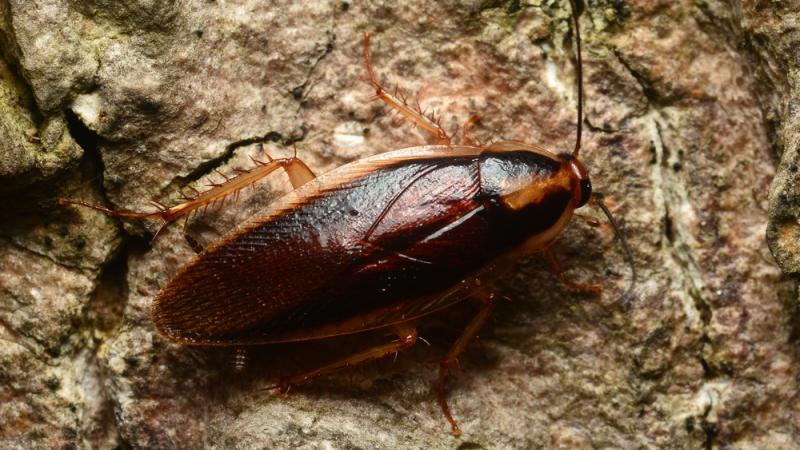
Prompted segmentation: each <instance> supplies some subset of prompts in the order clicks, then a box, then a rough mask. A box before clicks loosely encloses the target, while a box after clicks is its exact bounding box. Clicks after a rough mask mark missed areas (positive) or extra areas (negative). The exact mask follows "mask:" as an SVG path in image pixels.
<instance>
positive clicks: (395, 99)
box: [364, 33, 450, 145]
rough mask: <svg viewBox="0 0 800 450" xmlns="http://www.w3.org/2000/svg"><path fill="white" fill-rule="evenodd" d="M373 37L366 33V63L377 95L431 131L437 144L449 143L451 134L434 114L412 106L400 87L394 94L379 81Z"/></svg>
mask: <svg viewBox="0 0 800 450" xmlns="http://www.w3.org/2000/svg"><path fill="white" fill-rule="evenodd" d="M371 38H372V34H370V33H364V64H365V65H366V68H367V77H368V80H369V84H371V85H372V87H373V88H374V89H375V96H376V97H377V98H379V99H381V100H382V101H383V102H384V103H386V104H387V105H389V106H390V107H392V108H394V109H395V110H397V111H398V112H400V114H402V115H403V116H405V117H406V118H408V119H409V120H410V121H411V122H412V123H413V124H414V125H417V126H418V127H420V128H422V129H423V130H425V131H427V132H428V133H430V134H431V136H433V138H434V139H435V140H436V143H437V144H442V145H449V144H450V136H448V135H447V132H446V131H444V128H442V126H441V124H440V123H439V121H438V120H437V119H436V118H435V117H434V116H433V115H429V114H425V113H424V112H423V111H422V109H421V108H420V107H417V108H414V107H412V106H410V105H409V104H408V100H407V98H406V97H405V96H404V95H403V94H402V93H400V92H399V90H398V89H395V91H394V92H395V93H394V94H392V93H390V92H389V91H387V90H386V89H384V88H383V86H381V84H380V83H378V79H377V77H376V76H375V69H374V67H373V65H372V54H371V53H370V50H369V42H370V39H371Z"/></svg>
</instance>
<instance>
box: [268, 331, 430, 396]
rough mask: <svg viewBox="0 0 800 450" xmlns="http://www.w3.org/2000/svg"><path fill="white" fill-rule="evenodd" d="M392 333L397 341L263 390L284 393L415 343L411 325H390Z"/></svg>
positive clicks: (286, 379) (415, 332)
mask: <svg viewBox="0 0 800 450" xmlns="http://www.w3.org/2000/svg"><path fill="white" fill-rule="evenodd" d="M392 331H393V332H394V333H395V334H396V335H397V338H398V339H396V340H394V341H392V342H389V343H388V344H383V345H378V346H376V347H372V348H370V349H367V350H364V351H363V352H359V353H356V354H354V355H350V356H348V357H346V358H342V359H340V360H338V361H334V362H332V363H330V364H328V365H325V366H322V367H319V368H317V369H313V370H309V371H307V372H303V373H299V374H297V375H293V376H290V377H288V378H285V379H283V380H281V381H280V382H279V383H278V384H277V385H273V386H269V387H267V388H265V389H266V390H270V389H275V388H279V389H281V390H282V391H284V392H285V391H286V390H287V389H288V388H290V387H291V386H295V385H298V384H301V383H305V382H307V381H310V380H312V379H314V378H317V377H319V376H322V375H328V374H331V373H335V372H338V371H340V370H343V369H347V368H349V367H352V366H355V365H358V364H363V363H365V362H368V361H372V360H375V359H379V358H382V357H384V356H387V355H391V354H394V353H397V352H400V351H401V350H405V349H407V348H409V347H411V346H412V345H414V343H415V342H417V336H418V334H417V328H416V327H415V326H414V325H413V324H411V323H399V324H395V325H392Z"/></svg>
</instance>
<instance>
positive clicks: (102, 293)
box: [0, 0, 800, 449]
mask: <svg viewBox="0 0 800 450" xmlns="http://www.w3.org/2000/svg"><path fill="white" fill-rule="evenodd" d="M295 3H300V2H291V1H275V2H263V1H259V0H217V1H213V0H185V1H179V2H159V1H155V0H125V1H111V0H78V1H67V0H37V1H35V2H34V1H30V0H5V1H3V2H0V13H1V14H2V15H1V16H0V17H2V20H1V21H0V47H2V61H0V133H2V139H0V145H2V149H1V150H0V342H2V344H0V447H1V448H113V447H123V448H125V447H133V448H199V447H210V448H381V447H383V448H462V449H473V448H621V447H625V448H743V449H746V448H754V449H755V448H773V449H778V448H787V449H788V448H797V447H798V446H800V430H798V427H800V419H799V418H800V402H799V401H798V391H799V387H798V382H797V379H798V376H800V355H799V354H798V351H797V344H798V343H797V335H798V333H797V323H798V322H797V307H796V301H797V299H796V293H795V291H794V289H793V284H792V282H791V281H790V278H789V277H787V276H784V275H782V273H781V271H780V270H779V268H778V266H776V264H775V263H774V262H773V257H772V256H771V255H770V252H769V250H768V248H767V241H766V240H765V232H766V231H767V229H768V227H767V224H768V218H769V229H768V230H769V233H768V235H769V243H770V245H771V248H772V251H773V253H774V255H775V259H776V260H777V261H778V262H779V264H780V266H781V267H782V268H783V269H784V271H786V272H787V273H789V274H790V275H796V274H798V273H800V262H799V261H800V249H798V244H797V243H798V242H800V228H798V223H800V220H798V218H800V180H798V177H800V174H798V170H797V167H798V161H797V160H798V158H800V156H798V147H800V138H798V136H800V132H798V130H800V120H798V116H797V107H796V101H795V100H793V99H796V98H798V97H800V95H799V94H798V93H797V89H798V59H797V55H798V54H800V53H798V49H799V46H798V43H800V32H799V31H798V25H799V23H798V22H799V21H800V14H799V13H798V11H800V5H798V4H797V2H794V1H784V2H766V1H755V0H730V1H727V2H725V1H716V0H708V1H705V0H697V1H677V2H676V1H674V0H660V1H652V0H638V1H628V0H608V1H594V0H592V1H590V2H588V3H589V8H588V10H587V13H586V14H584V16H583V17H582V25H583V28H584V44H585V71H586V89H587V94H588V95H587V97H588V98H587V102H586V106H587V107H586V110H587V125H588V129H587V130H586V132H585V134H584V138H585V147H584V153H583V157H584V160H585V162H586V165H587V167H588V168H589V170H590V172H591V174H592V176H593V181H594V185H595V187H596V189H597V190H600V191H603V192H605V193H606V194H607V195H608V196H609V199H610V200H609V202H610V205H611V207H612V209H613V211H614V213H615V214H616V216H617V217H618V219H619V221H620V222H621V223H622V224H623V227H624V229H625V234H626V235H627V236H628V237H629V239H630V243H631V245H632V247H633V248H634V251H635V256H636V260H637V262H638V267H639V271H640V276H641V283H640V284H639V286H638V288H637V296H636V298H635V299H634V300H633V301H632V302H630V303H629V304H627V305H625V304H621V302H619V301H618V300H619V296H620V293H621V292H622V291H623V290H624V288H625V286H626V283H627V279H628V276H629V275H628V269H627V267H626V265H625V264H624V260H623V258H622V256H621V254H620V252H619V246H618V245H617V244H616V243H615V242H614V239H613V234H612V233H611V231H610V230H609V229H608V227H607V226H605V225H604V226H602V227H600V228H597V229H595V228H590V227H588V226H586V225H584V224H583V223H582V222H580V221H576V222H575V223H573V224H572V225H571V226H570V228H569V229H568V230H567V232H566V234H565V237H564V239H563V242H562V244H561V245H560V252H561V254H562V255H563V258H565V259H566V261H567V264H568V265H569V267H570V272H569V273H570V275H571V276H572V277H574V278H576V279H580V280H591V281H602V282H603V283H604V285H605V288H606V289H605V292H604V293H603V295H602V296H600V297H593V296H587V295H580V294H576V293H572V292H569V291H568V290H566V289H565V288H564V287H563V286H562V285H560V284H559V283H558V282H557V281H556V280H555V279H554V277H553V275H552V274H549V273H547V270H546V267H547V266H546V264H544V262H543V261H542V260H541V258H540V257H536V256H534V257H531V258H530V259H529V260H527V261H524V262H523V263H522V264H521V265H520V267H519V268H518V269H517V270H515V271H514V272H513V273H511V274H509V276H508V277H507V278H506V279H505V280H504V281H503V282H502V283H501V285H500V286H499V287H498V291H499V292H500V293H501V294H502V295H504V296H506V297H508V298H509V299H510V301H508V302H502V303H501V304H500V306H499V307H498V308H497V311H496V314H495V320H494V321H492V322H491V323H489V324H488V326H487V327H486V329H485V330H484V332H483V333H482V334H481V339H480V340H479V341H478V342H475V343H474V344H473V345H472V346H471V347H470V349H469V351H468V352H467V353H466V355H465V356H464V357H463V358H462V365H463V369H464V370H462V371H456V372H454V374H453V376H452V377H451V378H450V382H449V398H450V402H451V406H452V408H453V409H454V412H455V415H456V417H457V418H458V419H459V420H460V423H461V426H462V428H463V429H464V434H463V436H461V437H460V438H456V437H453V436H452V435H450V434H449V432H448V431H449V430H448V427H447V424H446V422H445V420H444V418H443V416H442V414H441V412H440V410H439V407H438V405H437V404H436V401H435V396H434V394H433V391H432V387H433V383H434V379H435V369H436V361H437V358H439V357H440V356H441V355H442V354H443V353H444V352H445V351H446V349H447V347H448V345H449V343H450V342H452V340H453V339H454V338H455V336H456V335H457V334H458V332H459V331H460V327H461V326H462V325H461V324H462V323H466V321H467V320H468V318H469V314H470V313H471V311H472V310H473V309H474V308H473V307H472V305H469V304H465V305H464V306H463V308H455V309H454V310H453V311H447V312H444V313H443V314H441V315H440V316H438V317H435V318H431V319H430V320H426V321H425V323H423V324H421V325H422V331H421V333H422V336H423V337H425V338H426V339H427V340H428V341H430V343H431V345H430V346H426V345H424V344H423V345H418V346H417V347H415V348H413V349H411V350H409V351H407V352H404V353H402V354H400V355H399V357H398V358H397V360H396V361H394V362H393V361H391V360H388V361H383V362H380V363H375V364H371V365H369V366H365V367H363V368H360V369H357V370H354V371H351V372H347V373H343V374H341V375H337V376H333V377H329V378H326V379H322V380H319V381H318V382H316V383H313V384H312V385H310V386H307V387H302V388H298V389H295V390H293V391H292V392H291V394H290V395H289V396H288V397H283V396H281V395H276V394H271V393H265V392H260V391H258V388H259V387H262V386H264V384H265V383H266V380H268V379H269V377H270V376H274V374H275V373H276V372H280V371H287V370H291V368H293V367H295V366H302V365H304V364H305V365H307V364H309V363H311V364H313V363H314V362H315V361H319V360H320V359H319V354H320V353H327V352H328V351H329V350H330V348H329V347H336V348H335V349H334V350H335V351H343V350H346V349H352V348H356V347H358V345H359V344H360V345H364V344H365V343H366V342H369V341H371V340H376V339H380V338H381V336H376V337H368V338H365V339H364V341H363V342H362V341H361V339H358V340H355V341H356V342H353V340H343V342H336V343H326V344H324V345H322V346H295V347H297V348H295V347H292V348H266V349H258V350H255V351H254V352H253V355H252V356H253V361H254V363H253V364H252V366H251V367H250V369H249V370H248V371H247V372H246V373H245V374H244V375H236V374H232V373H231V371H230V369H229V368H228V366H229V364H228V361H229V359H230V356H231V355H230V352H228V351H227V350H224V349H223V350H219V349H203V348H185V347H181V346H177V345H173V344H171V343H169V342H167V341H165V340H164V339H163V338H161V337H160V336H159V335H158V334H157V333H156V332H155V330H154V328H153V325H152V323H151V322H150V320H149V318H148V314H147V306H148V302H149V301H150V299H151V298H152V297H153V295H155V293H156V292H157V291H158V289H159V288H160V287H161V286H163V285H164V284H165V283H166V282H167V280H168V279H169V277H170V275H171V274H172V273H174V272H175V271H176V270H177V269H178V268H179V267H180V266H181V265H182V264H184V263H185V262H186V261H187V260H188V259H189V258H191V257H192V255H193V252H192V250H191V249H190V247H189V245H188V244H187V242H186V240H185V239H184V238H183V237H182V229H181V227H180V226H179V225H176V226H172V227H169V228H168V229H167V230H166V231H165V233H164V234H163V235H161V236H159V238H158V239H156V240H155V241H154V242H152V243H151V242H150V237H151V236H152V233H153V232H154V231H155V230H156V229H157V227H158V224H157V223H137V222H131V223H126V224H122V225H121V224H120V223H118V222H117V221H114V220H109V219H107V218H105V217H104V216H102V215H100V214H96V213H94V212H91V211H87V210H81V209H64V208H59V207H57V206H56V205H55V199H56V198H57V197H58V196H67V197H73V198H82V199H86V200H89V201H93V202H100V203H106V204H109V205H113V206H115V207H127V208H133V209H142V208H147V207H148V201H149V200H153V199H155V200H159V201H162V202H164V203H172V202H175V201H176V200H177V199H178V197H179V189H180V188H181V187H183V186H187V185H188V186H200V185H203V184H204V183H207V182H209V180H219V176H218V175H215V174H214V173H213V172H214V170H215V169H218V170H220V171H221V172H223V173H232V172H233V170H234V169H235V168H247V167H249V166H250V164H249V162H248V157H249V156H251V155H255V153H256V146H255V145H254V144H255V143H257V142H262V143H264V144H265V146H266V148H267V149H268V150H269V151H270V152H271V153H273V155H275V156H278V155H285V154H288V152H290V151H291V147H290V146H289V144H291V143H295V144H296V145H297V147H298V150H299V155H300V156H301V157H302V158H304V159H305V160H306V161H307V162H308V163H309V165H310V166H311V167H312V168H313V169H314V170H315V171H317V172H318V173H323V172H326V171H328V170H331V169H333V168H335V167H337V166H339V165H341V164H344V163H346V162H348V161H352V160H354V159H357V158H359V157H362V156H365V155H371V154H375V153H379V152H383V151H387V150H391V149H396V148H400V147H406V146H412V145H417V144H421V143H423V142H424V140H425V136H424V135H422V134H420V133H419V132H418V131H416V130H413V129H410V128H409V127H408V124H401V125H399V126H398V125H397V124H396V123H394V122H395V121H394V119H393V118H392V115H391V114H390V113H389V111H387V109H386V108H384V107H382V106H381V105H380V104H379V103H377V102H372V101H369V99H370V95H371V92H370V89H369V88H368V86H367V85H366V83H365V82H364V78H363V75H364V74H363V65H362V61H361V54H360V44H361V36H362V33H363V32H364V31H367V30H371V31H374V32H375V39H374V53H375V61H376V64H377V66H378V71H379V73H380V74H381V76H382V78H383V79H385V80H386V81H387V82H389V83H390V84H391V83H394V82H397V83H399V84H400V85H401V86H402V87H403V88H404V89H405V90H406V91H407V92H409V93H410V94H411V95H412V97H418V98H419V99H420V101H421V102H422V103H423V104H424V105H425V106H427V107H429V108H435V109H437V110H439V112H440V113H441V115H442V117H443V123H444V124H445V126H446V127H447V129H448V130H450V131H456V130H457V127H458V125H459V124H460V123H461V122H462V121H463V120H465V119H466V118H467V117H469V115H470V114H472V113H475V112H480V113H482V114H483V117H484V120H483V121H482V122H481V123H480V124H478V125H477V127H476V130H475V134H476V135H477V136H478V137H479V138H480V139H482V140H484V141H491V140H497V139H501V138H503V139H519V140H525V141H528V142H533V143H537V144H540V145H542V146H545V147H549V148H552V149H555V150H559V151H560V150H565V149H569V148H571V145H572V142H573V134H574V127H575V123H574V122H575V95H574V86H575V79H574V67H573V65H572V63H571V59H570V58H571V50H570V48H571V47H570V43H571V40H570V39H571V34H570V31H569V21H568V20H569V8H568V4H567V3H566V2H564V1H544V0H541V1H537V0H528V1H524V0H523V1H520V0H510V1H509V0H506V1H492V0H464V1H460V2H459V1H443V2H430V1H417V0H412V1H404V2H389V1H385V2H384V1H375V2H369V6H367V5H365V4H363V3H362V2H349V3H347V2H341V1H330V2H327V1H318V2H310V3H309V4H308V5H303V6H297V5H295ZM793 106H794V107H793ZM776 174H777V177H776ZM773 177H775V182H774V184H773V185H772V188H771V189H770V183H771V182H772V180H773ZM286 189H287V184H286V182H285V181H284V179H283V177H281V176H276V177H273V178H272V179H270V180H268V181H266V182H263V183H261V184H259V185H258V186H257V188H256V189H254V190H252V191H248V192H247V193H246V194H245V195H243V198H242V199H241V200H240V201H239V202H238V203H236V204H235V205H231V206H227V207H226V208H225V209H224V210H223V211H221V212H219V213H209V214H208V215H206V216H204V217H202V218H200V219H198V220H196V221H195V222H193V223H192V224H191V225H190V227H189V229H188V230H189V233H190V234H191V235H192V236H193V237H194V238H195V239H197V240H198V241H200V242H203V243H205V242H209V241H210V240H213V239H214V238H215V237H216V236H218V235H219V234H220V233H222V232H224V231H225V230H226V229H228V228H230V227H232V226H233V225H234V224H235V223H237V222H238V221H240V220H242V219H244V218H245V217H248V216H250V215H251V214H254V213H255V212H257V211H258V209H259V208H261V207H263V206H264V205H266V204H267V203H268V202H269V201H270V200H271V199H274V198H275V197H276V196H278V195H280V193H281V192H284V191H285V190H286ZM586 214H590V215H596V212H595V211H590V212H586ZM264 270H269V268H268V267H265V268H264ZM325 346H328V348H326V347H325Z"/></svg>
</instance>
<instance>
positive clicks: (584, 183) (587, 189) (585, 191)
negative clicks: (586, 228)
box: [578, 178, 592, 207]
mask: <svg viewBox="0 0 800 450" xmlns="http://www.w3.org/2000/svg"><path fill="white" fill-rule="evenodd" d="M591 196H592V182H591V181H589V179H588V178H584V179H583V180H581V201H580V202H578V207H581V206H583V205H585V204H586V202H588V201H589V197H591Z"/></svg>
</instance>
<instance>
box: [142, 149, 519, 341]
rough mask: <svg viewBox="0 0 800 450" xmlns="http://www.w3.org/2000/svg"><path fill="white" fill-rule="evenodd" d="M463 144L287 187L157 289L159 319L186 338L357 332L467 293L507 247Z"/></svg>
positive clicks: (177, 335)
mask: <svg viewBox="0 0 800 450" xmlns="http://www.w3.org/2000/svg"><path fill="white" fill-rule="evenodd" d="M462 152H463V153H465V154H464V155H458V154H457V152H454V153H455V156H453V155H454V153H449V154H448V153H444V152H441V151H438V150H437V151H434V152H430V151H428V152H421V151H420V150H411V151H406V152H405V153H403V152H402V151H401V152H393V155H392V154H390V155H387V156H382V157H380V158H373V159H371V160H366V161H362V162H358V163H354V164H352V165H349V166H345V167H344V168H340V169H337V170H336V171H334V172H331V173H329V174H326V175H325V176H323V177H320V178H319V179H318V180H316V181H315V182H312V183H309V184H308V185H306V186H304V187H303V188H301V189H299V190H297V191H295V192H294V193H292V194H290V195H288V196H286V197H285V198H284V199H282V200H279V201H278V202H277V203H276V204H275V205H273V206H272V207H271V209H270V211H268V212H267V213H266V214H265V215H263V216H262V217H260V218H258V219H256V220H254V221H251V222H250V223H248V224H247V225H245V226H243V227H242V228H241V229H239V230H237V231H236V232H234V233H232V234H231V235H229V236H227V237H225V238H224V239H223V240H221V241H220V242H219V243H218V244H215V245H214V246H212V247H210V248H209V249H207V250H206V252H204V253H203V254H201V255H199V256H198V257H197V258H196V259H195V260H194V261H192V262H191V263H190V264H189V265H187V266H186V267H185V268H184V269H183V270H182V271H181V272H180V273H179V274H178V275H176V276H175V277H174V278H173V279H172V280H171V281H170V282H169V283H168V285H167V286H166V287H165V288H164V289H163V290H162V292H160V293H159V295H158V296H157V297H156V299H155V300H154V303H153V307H152V314H153V317H154V320H155V322H156V325H157V326H158V327H159V329H160V330H161V331H162V332H163V333H164V334H165V335H167V336H169V337H170V338H172V339H174V340H176V341H180V342H184V343H195V344H202V345H228V344H254V343H265V342H275V341H285V340H298V339H311V338H318V337H323V335H333V334H347V333H353V332H358V331H361V330H365V329H370V328H376V327H380V326H386V325H389V324H391V323H393V322H396V321H398V320H402V319H403V318H404V317H407V318H409V319H410V318H411V317H412V316H415V315H422V314H425V313H427V312H429V310H435V309H440V308H441V307H444V306H446V305H448V304H451V303H452V302H455V301H458V300H460V299H461V298H462V297H463V292H462V291H461V290H460V289H458V288H454V286H455V285H457V284H458V283H459V282H460V281H461V280H463V279H464V278H465V277H466V276H468V275H470V274H473V273H476V272H477V271H479V270H481V268H482V267H484V266H485V265H486V264H487V263H488V262H490V261H492V260H494V259H496V258H497V257H498V256H499V255H500V254H501V253H502V251H503V249H502V248H501V247H500V246H498V245H497V242H495V240H494V239H493V238H492V235H491V231H492V230H493V227H492V224H491V223H490V222H491V217H489V216H487V213H486V211H485V209H484V207H483V205H482V204H481V202H480V199H479V195H478V194H479V192H480V176H479V171H478V166H477V162H476V160H475V155H473V154H470V151H469V150H465V149H462ZM473 153H474V150H473ZM315 330H316V331H315ZM320 330H326V331H320Z"/></svg>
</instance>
